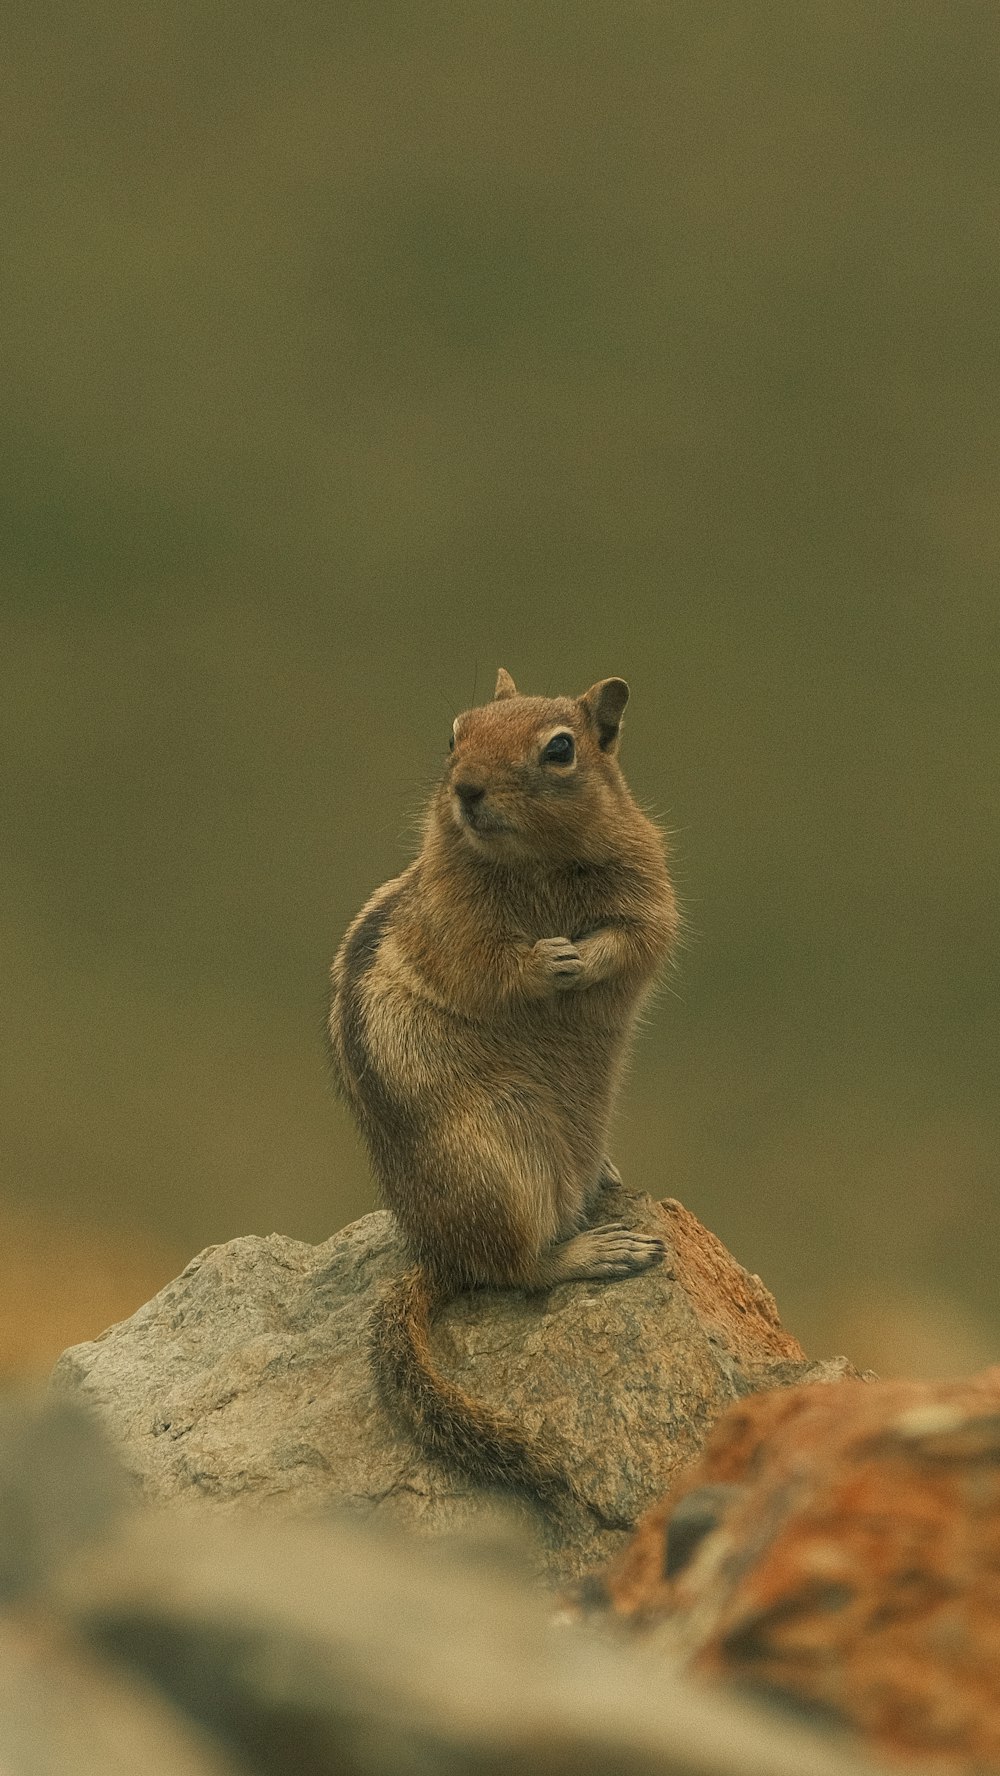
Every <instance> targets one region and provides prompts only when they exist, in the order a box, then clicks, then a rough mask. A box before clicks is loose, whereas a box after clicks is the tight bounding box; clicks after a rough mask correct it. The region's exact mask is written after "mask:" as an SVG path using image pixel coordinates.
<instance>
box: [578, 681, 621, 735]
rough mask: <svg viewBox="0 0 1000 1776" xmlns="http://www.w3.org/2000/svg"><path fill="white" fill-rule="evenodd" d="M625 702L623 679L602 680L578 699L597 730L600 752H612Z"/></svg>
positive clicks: (619, 729)
mask: <svg viewBox="0 0 1000 1776" xmlns="http://www.w3.org/2000/svg"><path fill="white" fill-rule="evenodd" d="M627 702H628V685H627V684H626V683H625V680H624V679H623V678H602V679H601V680H600V681H599V682H598V683H597V684H595V685H591V687H590V689H589V691H585V692H584V694H583V696H582V697H581V698H580V704H581V707H582V708H583V710H584V711H585V713H586V714H587V715H588V716H589V717H590V720H591V721H592V722H593V724H594V727H595V728H596V730H597V744H598V746H599V747H600V749H601V751H602V752H614V750H615V747H616V746H617V744H618V735H619V733H620V732H621V725H622V715H623V714H624V711H625V705H626V703H627Z"/></svg>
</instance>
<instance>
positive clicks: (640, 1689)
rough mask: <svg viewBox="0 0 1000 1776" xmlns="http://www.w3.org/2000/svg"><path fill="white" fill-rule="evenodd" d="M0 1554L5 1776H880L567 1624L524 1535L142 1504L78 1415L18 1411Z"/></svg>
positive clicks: (0, 1440)
mask: <svg viewBox="0 0 1000 1776" xmlns="http://www.w3.org/2000/svg"><path fill="white" fill-rule="evenodd" d="M60 1451H61V1452H62V1456H63V1457H65V1456H67V1454H68V1452H70V1451H72V1462H71V1464H61V1467H62V1471H61V1478H60V1486H61V1488H62V1498H63V1501H64V1502H65V1500H66V1499H72V1497H73V1494H74V1493H78V1494H79V1497H80V1499H81V1500H82V1501H83V1508H82V1509H77V1510H76V1511H75V1512H74V1513H73V1524H72V1529H71V1531H70V1532H69V1533H67V1528H66V1525H65V1523H64V1522H62V1521H61V1510H60V1506H59V1500H58V1499H57V1498H56V1496H55V1494H54V1493H53V1490H52V1488H51V1486H49V1485H47V1484H46V1482H47V1481H48V1480H49V1479H50V1478H51V1475H50V1473H49V1471H48V1467H47V1465H46V1464H48V1463H50V1462H54V1463H60V1455H59V1453H58V1452H60ZM33 1481H34V1482H36V1483H37V1485H36V1486H33V1485H32V1482H33ZM36 1491H37V1494H38V1497H37V1502H36V1503H35V1504H34V1505H33V1506H32V1507H31V1512H30V1515H31V1532H30V1534H31V1543H32V1550H33V1553H32V1558H31V1560H30V1562H27V1563H25V1562H22V1561H20V1559H19V1555H18V1547H17V1540H18V1533H19V1532H18V1521H19V1518H20V1517H22V1516H23V1513H24V1509H25V1501H26V1500H29V1499H31V1497H32V1495H33V1493H34V1492H36ZM0 1563H2V1565H3V1568H4V1570H5V1571H6V1572H7V1573H8V1574H16V1575H17V1578H16V1583H15V1582H12V1583H11V1585H10V1586H9V1587H8V1591H7V1595H6V1597H5V1600H4V1607H3V1609H2V1610H0V1769H2V1771H3V1776H134V1773H135V1772H138V1771H142V1772H144V1773H146V1776H347V1773H349V1776H431V1773H432V1772H433V1773H435V1776H437V1773H440V1772H449V1773H450V1776H500V1773H501V1772H503V1773H504V1776H508V1773H510V1776H571V1773H572V1776H608V1773H609V1772H615V1773H619V1776H802V1772H803V1771H805V1770H808V1771H809V1772H810V1776H861V1772H860V1771H859V1767H858V1765H857V1763H856V1762H855V1761H854V1760H853V1758H852V1757H851V1756H850V1755H849V1754H847V1753H846V1752H845V1751H844V1750H843V1749H842V1748H841V1747H839V1746H838V1745H837V1744H836V1742H835V1741H831V1740H830V1739H829V1738H828V1737H826V1736H824V1735H823V1734H821V1733H818V1732H816V1731H812V1730H809V1729H805V1728H803V1727H802V1726H801V1725H792V1724H791V1723H789V1722H787V1721H784V1720H781V1719H778V1718H774V1717H772V1716H770V1715H768V1714H767V1713H765V1712H763V1711H761V1710H760V1709H758V1708H756V1707H754V1706H753V1705H752V1704H749V1703H747V1702H746V1701H742V1700H739V1699H737V1698H731V1697H725V1696H721V1695H717V1694H714V1693H713V1692H711V1691H709V1690H706V1689H705V1688H704V1687H703V1686H701V1685H699V1684H697V1683H695V1682H692V1681H691V1680H690V1679H686V1678H684V1677H683V1676H682V1675H680V1674H679V1673H678V1672H677V1671H676V1669H674V1668H673V1667H672V1666H671V1665H670V1664H669V1662H668V1664H667V1667H666V1668H665V1667H664V1662H663V1660H662V1659H660V1658H659V1657H657V1659H656V1661H655V1664H650V1662H649V1661H648V1660H647V1659H646V1657H645V1653H644V1649H642V1648H639V1647H636V1646H627V1645H614V1644H610V1643H609V1642H608V1641H607V1640H606V1639H605V1638H602V1637H595V1636H594V1635H592V1634H589V1633H587V1632H586V1631H585V1630H583V1629H581V1628H580V1627H579V1626H578V1625H571V1624H565V1623H559V1622H555V1621H553V1611H552V1606H551V1600H549V1599H548V1598H547V1597H546V1596H545V1594H544V1592H543V1591H542V1590H541V1589H540V1588H539V1587H538V1585H537V1584H535V1583H534V1582H533V1581H532V1580H531V1578H530V1577H529V1572H528V1567H527V1564H526V1561H525V1559H524V1555H523V1549H522V1548H521V1547H520V1545H519V1541H518V1538H517V1535H516V1533H515V1531H514V1530H513V1529H512V1528H511V1527H509V1526H508V1528H507V1529H506V1531H505V1532H504V1535H503V1537H500V1536H494V1539H493V1540H492V1541H485V1540H483V1539H482V1538H481V1539H480V1540H479V1541H478V1542H473V1541H469V1540H467V1539H466V1540H465V1541H459V1540H456V1539H454V1538H444V1539H438V1540H430V1539H427V1538H422V1537H416V1536H405V1535H403V1534H402V1533H401V1532H399V1531H396V1532H391V1531H389V1530H388V1529H387V1528H386V1527H385V1526H378V1525H374V1524H360V1523H358V1522H357V1521H351V1520H345V1521H339V1522H338V1521H334V1520H333V1519H332V1518H331V1517H329V1516H326V1517H322V1516H321V1517H314V1518H311V1519H309V1520H289V1519H287V1518H286V1519H282V1518H280V1517H278V1516H277V1515H276V1514H274V1513H266V1512H261V1511H252V1510H244V1511H240V1510H231V1511H229V1512H228V1513H225V1514H220V1513H218V1512H206V1511H200V1512H192V1511H190V1510H173V1511H171V1510H170V1509H164V1508H159V1509H155V1510H149V1509H145V1510H144V1509H142V1508H137V1509H134V1510H131V1511H129V1510H124V1511H123V1510H122V1509H121V1508H120V1486H119V1484H118V1482H117V1480H116V1478H115V1475H114V1472H113V1464H111V1463H110V1462H109V1459H108V1453H107V1451H106V1449H105V1448H103V1447H102V1444H101V1440H100V1439H99V1437H98V1436H97V1432H96V1428H94V1427H91V1428H90V1430H89V1433H88V1427H87V1426H86V1425H85V1424H81V1422H80V1420H79V1417H78V1416H74V1415H72V1414H71V1413H70V1412H69V1409H68V1408H66V1407H65V1406H62V1407H57V1408H55V1409H53V1408H51V1407H50V1408H49V1409H48V1410H47V1411H46V1412H45V1413H44V1414H41V1415H39V1414H37V1413H35V1412H31V1411H26V1410H25V1409H23V1408H18V1409H15V1408H11V1410H10V1411H8V1413H6V1414H5V1415H4V1417H3V1418H2V1420H0Z"/></svg>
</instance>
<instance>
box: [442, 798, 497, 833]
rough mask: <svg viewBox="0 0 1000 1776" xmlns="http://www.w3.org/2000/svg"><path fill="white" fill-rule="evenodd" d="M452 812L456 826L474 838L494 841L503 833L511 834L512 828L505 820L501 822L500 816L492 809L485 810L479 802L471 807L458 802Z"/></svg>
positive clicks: (454, 804)
mask: <svg viewBox="0 0 1000 1776" xmlns="http://www.w3.org/2000/svg"><path fill="white" fill-rule="evenodd" d="M452 812H453V814H454V818H455V824H456V825H457V826H459V827H461V829H462V831H463V832H467V833H470V834H471V835H472V836H473V837H474V838H477V839H492V838H496V837H498V836H499V835H500V834H501V833H507V832H510V827H509V826H508V824H507V822H506V821H505V820H501V819H500V816H499V815H498V814H495V813H494V812H493V811H492V809H490V808H484V807H482V805H481V804H480V803H478V802H475V803H473V804H472V806H471V807H470V806H469V804H468V803H466V802H460V801H457V800H456V801H455V802H454V803H453V804H452Z"/></svg>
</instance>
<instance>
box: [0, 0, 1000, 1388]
mask: <svg viewBox="0 0 1000 1776" xmlns="http://www.w3.org/2000/svg"><path fill="white" fill-rule="evenodd" d="M5 38H6V49H7V58H8V71H7V78H6V81H5V96H4V103H3V107H2V112H0V131H2V136H3V154H2V159H0V180H2V184H3V210H4V217H5V228H4V248H3V252H2V254H0V305H2V316H3V324H2V328H0V361H2V403H0V410H2V420H3V433H4V443H3V463H2V473H0V500H2V503H3V506H4V509H5V511H4V528H5V532H6V543H5V552H6V557H7V559H6V567H5V572H4V582H5V588H6V590H5V595H4V617H3V632H4V633H3V649H2V654H3V663H2V672H3V680H4V683H3V697H2V704H0V719H2V723H3V758H4V797H5V803H4V811H3V823H4V833H5V844H4V856H5V868H4V871H3V902H4V904H3V916H2V945H3V955H2V966H3V981H4V990H3V995H2V999H3V1008H4V1009H3V1020H4V1026H5V1029H4V1034H5V1037H6V1041H5V1064H4V1067H3V1076H2V1082H0V1092H2V1114H3V1125H4V1126H3V1137H2V1140H3V1153H4V1169H5V1173H6V1185H7V1187H6V1191H5V1200H6V1204H7V1206H6V1208H5V1210H4V1211H3V1217H4V1218H3V1223H2V1226H0V1233H2V1234H3V1251H4V1257H3V1260H2V1263H3V1267H4V1269H3V1275H2V1277H0V1282H2V1294H3V1299H4V1309H3V1311H4V1313H5V1314H6V1324H5V1327H4V1331H3V1337H2V1340H0V1360H3V1361H5V1362H6V1364H7V1366H8V1367H15V1368H16V1367H18V1366H19V1365H20V1366H23V1365H24V1364H25V1363H28V1362H32V1361H33V1362H40V1361H42V1360H43V1359H44V1360H48V1358H49V1356H51V1355H52V1354H54V1351H55V1350H56V1349H58V1348H59V1346H60V1345H61V1344H63V1343H66V1342H69V1341H70V1340H71V1339H74V1338H81V1337H85V1336H92V1335H93V1334H94V1333H95V1332H96V1331H98V1330H99V1329H100V1327H101V1326H102V1325H103V1324H104V1323H106V1321H107V1320H108V1319H110V1318H111V1317H114V1316H115V1315H117V1314H120V1313H124V1312H127V1311H130V1310H131V1308H132V1307H134V1306H135V1305H136V1304H137V1302H138V1301H139V1300H140V1299H142V1297H143V1295H145V1294H148V1293H149V1292H150V1291H151V1290H152V1289H153V1288H155V1287H157V1286H158V1285H159V1284H160V1283H161V1282H163V1281H165V1280H166V1278H167V1277H168V1276H169V1275H170V1274H172V1272H173V1270H174V1268H175V1267H176V1266H177V1265H179V1264H181V1263H183V1262H184V1261H185V1259H186V1258H187V1257H188V1256H189V1255H190V1253H191V1252H193V1251H194V1250H195V1249H197V1248H199V1247H200V1246H203V1245H205V1244H206V1243H208V1242H210V1241H217V1240H223V1239H226V1238H229V1237H231V1236H233V1235H236V1234H240V1233H246V1232H251V1231H258V1232H267V1231H269V1230H270V1229H272V1228H278V1229H281V1230H282V1231H285V1232H288V1233H291V1234H295V1235H298V1236H300V1237H302V1238H305V1239H309V1240H319V1239H322V1238H324V1237H326V1236H327V1235H328V1234H329V1233H331V1232H332V1231H333V1230H335V1229H336V1228H337V1227H338V1226H340V1225H342V1224H343V1223H344V1222H345V1221H346V1220H348V1219H349V1218H351V1217H352V1216H354V1215H357V1214H359V1213H361V1212H363V1211H364V1210H366V1209H367V1208H368V1207H370V1206H371V1202H372V1196H371V1189H370V1184H369V1179H368V1175H367V1170H366V1166H365V1162H364V1159H363V1157H362V1154H361V1151H360V1148H359V1146H358V1144H357V1142H356V1140H355V1138H354V1136H353V1133H352V1131H351V1129H350V1128H349V1126H348V1123H347V1120H346V1117H345V1115H344V1113H343V1112H342V1111H341V1109H340V1107H339V1105H338V1104H337V1103H336V1102H335V1100H334V1099H333V1096H332V1093H331V1091H330V1087H329V1083H328V1080H327V1075H326V1062H325V1056H324V1051H323V1042H322V1024H323V1008H324V999H325V975H326V968H327V964H328V961H329V958H330V956H331V954H332V952H333V949H334V948H335V945H336V942H337V940H338V938H339V936H340V934H341V932H342V930H343V927H344V925H345V924H346V922H347V920H348V918H349V917H350V915H351V914H352V912H353V911H354V910H355V909H356V908H357V907H358V906H359V905H360V904H361V902H362V901H363V900H364V899H365V898H366V897H367V895H368V894H369V892H370V891H371V889H372V888H373V887H374V886H375V885H376V884H377V883H378V882H379V881H381V880H383V879H384V878H385V877H386V876H387V875H389V874H391V873H393V872H395V871H396V870H397V869H398V868H399V867H401V866H402V864H403V863H404V862H405V861H406V860H407V858H408V857H409V855H410V854H411V851H412V848H413V844H414V831H415V826H414V822H415V816H416V815H417V813H418V811H419V809H420V807H421V803H422V801H423V799H424V797H425V795H426V792H427V788H428V785H429V784H430V783H431V782H432V781H433V779H434V775H435V773H436V771H437V770H438V768H439V762H440V759H441V757H442V755H443V752H444V749H445V745H446V740H447V734H448V730H449V727H450V723H451V720H452V716H453V714H454V713H455V712H456V711H457V710H459V709H462V708H464V707H467V706H468V705H469V703H470V702H471V701H472V700H473V699H474V697H476V696H478V697H479V698H482V697H483V696H484V695H485V694H488V693H489V690H490V689H491V687H492V682H493V677H494V674H495V672H496V668H497V665H498V664H500V663H503V664H504V665H506V666H507V667H508V668H509V669H510V670H511V671H512V672H513V673H514V675H515V677H516V678H517V680H518V682H519V684H520V685H521V688H522V689H525V690H528V691H571V692H576V691H581V690H583V689H584V688H585V687H586V686H587V685H588V684H589V683H591V682H592V681H593V680H594V679H596V678H598V677H602V676H605V675H607V674H609V673H620V674H623V675H624V676H626V677H627V678H628V679H629V680H630V682H631V685H632V693H633V702H632V705H631V707H630V710H629V717H628V723H627V737H626V745H625V750H624V762H625V765H626V768H627V771H628V773H629V775H630V778H631V781H632V783H633V785H634V787H635V789H636V791H637V793H638V795H639V797H640V798H641V800H642V801H643V802H644V804H646V805H648V806H650V807H651V808H653V809H654V810H656V811H657V813H658V814H660V815H661V816H662V818H663V819H664V820H665V822H666V823H667V825H668V826H669V827H670V829H671V830H672V832H673V834H674V837H673V850H674V858H675V870H676V876H677V880H678V884H679V888H680V891H681V894H682V897H683V900H684V903H685V907H686V910H687V916H688V922H689V927H690V931H689V943H688V946H687V949H686V952H685V954H684V956H683V958H682V962H681V967H680V969H679V972H678V973H677V975H676V977H675V978H674V979H673V980H672V981H671V983H670V987H669V990H668V991H666V992H665V993H664V994H663V995H662V996H661V997H660V999H659V1001H658V1003H657V1005H656V1007H655V1009H654V1011H653V1013H652V1015H651V1017H650V1019H649V1020H648V1024H647V1028H646V1030H645V1033H644V1035H643V1037H642V1040H641V1043H640V1045H639V1047H638V1049H637V1052H636V1058H635V1063H634V1066H633V1068H632V1072H631V1075H630V1081H629V1086H628V1090H627V1093H626V1096H625V1099H624V1101H623V1104H622V1107H621V1113H620V1117H619V1126H618V1131H617V1138H616V1145H615V1153H616V1157H617V1158H618V1159H619V1162H620V1163H621V1165H622V1167H623V1169H624V1170H625V1171H626V1172H627V1174H628V1177H629V1179H630V1180H632V1181H634V1182H635V1183H636V1184H638V1185H642V1186H646V1187H649V1188H651V1189H653V1190H654V1191H656V1192H658V1193H659V1194H672V1195H677V1196H680V1197H681V1198H682V1199H683V1200H684V1201H685V1202H686V1203H687V1204H688V1205H689V1206H690V1207H691V1208H693V1209H694V1210H695V1211H696V1213H697V1214H699V1215H700V1216H701V1217H702V1219H704V1220H705V1221H706V1222H707V1223H708V1224H709V1225H710V1226H712V1227H713V1228H714V1229H715V1230H716V1231H717V1232H718V1233H719V1234H720V1236H721V1237H722V1238H723V1239H725V1240H726V1242H727V1243H728V1244H729V1245H730V1246H731V1247H732V1248H733V1249H734V1250H735V1251H736V1253H737V1254H738V1256H739V1257H740V1258H741V1259H742V1260H743V1262H744V1263H746V1264H747V1265H748V1266H749V1268H750V1269H752V1270H757V1271H759V1272H760V1273H761V1274H762V1275H763V1276H764V1277H765V1279H766V1280H767V1281H768V1283H769V1284H770V1285H771V1287H772V1288H773V1289H774V1290H775V1292H776V1294H777V1296H778V1299H779V1302H780V1304H781V1307H782V1310H783V1314H784V1317H785V1319H786V1321H787V1323H789V1324H790V1325H791V1326H792V1327H793V1328H794V1329H795V1330H797V1331H798V1332H799V1334H800V1336H801V1337H802V1338H803V1340H804V1341H805V1342H806V1343H807V1345H808V1346H810V1348H813V1349H817V1350H820V1349H828V1348H829V1347H830V1346H831V1344H832V1343H835V1342H836V1343H840V1344H844V1343H845V1342H846V1341H850V1344H851V1354H852V1355H854V1356H856V1357H858V1358H859V1360H862V1361H864V1360H870V1359H871V1357H872V1356H873V1355H874V1356H875V1357H876V1359H878V1360H881V1361H882V1362H883V1363H884V1364H886V1365H887V1366H889V1367H892V1366H893V1365H894V1364H898V1366H900V1367H906V1366H911V1367H912V1366H914V1365H919V1364H921V1363H923V1364H924V1365H925V1366H928V1367H930V1366H933V1365H935V1364H937V1365H939V1366H940V1365H942V1364H943V1365H945V1366H948V1365H949V1364H951V1365H961V1364H964V1363H966V1362H972V1361H978V1360H980V1359H985V1358H986V1357H988V1356H990V1355H991V1354H994V1353H996V1351H997V1349H998V1345H1000V1340H998V1338H997V1332H998V1328H1000V1304H998V1299H997V1281H996V1271H997V1264H996V1253H997V1246H998V1239H1000V1195H998V1191H997V1187H996V1179H997V1162H998V1148H1000V1140H998V1114H997V1112H998V1089H997V1078H996V1065H995V1055H996V1044H995V1037H996V1019H995V1013H996V994H997V979H998V970H997V940H996V914H995V890H996V874H995V872H996V855H997V840H998V827H1000V816H998V810H997V793H996V791H997V783H998V780H1000V759H998V746H997V721H996V703H997V665H998V627H1000V623H998V594H997V568H998V565H1000V505H998V472H1000V405H998V391H997V371H998V347H997V337H998V335H997V304H998V295H1000V288H998V285H1000V276H998V270H1000V262H998V245H1000V196H998V193H1000V128H998V117H1000V21H998V17H997V13H996V9H995V7H994V6H993V5H992V4H987V3H982V4H977V3H975V0H973V3H970V4H966V5H964V6H962V7H958V8H954V9H948V8H944V7H941V6H940V5H937V4H931V3H929V0H878V3H877V4H876V0H867V3H865V0H841V4H839V5H838V6H836V7H831V6H829V5H825V4H818V3H817V4H813V3H811V0H773V3H771V4H767V5H762V4H746V3H745V0H744V3H740V4H735V3H733V4H730V3H728V0H721V3H717V4H712V5H708V6H706V5H705V4H704V0H664V3H663V4H658V5H652V4H645V3H642V4H640V3H636V4H632V3H630V0H618V3H617V4H615V5H612V4H610V0H535V3H533V4H530V5H529V4H527V3H525V0H488V3H487V0H481V3H480V0H470V3H468V4H462V5H459V6H454V7H452V6H439V5H436V4H434V3H433V0H430V3H425V4H422V5H419V6H412V5H403V4H398V3H396V4H392V3H388V0H366V3H365V4H364V5H361V4H358V3H357V0H338V3H337V4H334V5H325V4H324V5H321V4H318V3H315V0H282V3H281V4H277V3H267V0H245V3H244V4H243V5H241V6H238V7H234V6H229V5H225V4H223V0H149V3H143V0H138V3H136V0H130V3H129V4H128V5H126V4H124V0H84V3H83V4H80V3H77V4H74V5H70V4H69V3H68V0H48V3H47V4H45V5H41V6H40V5H38V4H37V3H36V0H32V3H31V4H28V3H27V0H9V5H8V7H7V9H6V12H5ZM572 1065H573V1058H572V1055H571V1054H567V1056H566V1066H567V1069H571V1068H572ZM893 1341H895V1343H894V1342H893ZM894 1352H895V1353H896V1354H895V1355H894Z"/></svg>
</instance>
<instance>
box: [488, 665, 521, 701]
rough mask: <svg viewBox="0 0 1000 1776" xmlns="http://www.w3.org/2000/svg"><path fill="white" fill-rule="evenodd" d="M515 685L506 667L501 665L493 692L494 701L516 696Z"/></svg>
mask: <svg viewBox="0 0 1000 1776" xmlns="http://www.w3.org/2000/svg"><path fill="white" fill-rule="evenodd" d="M516 696H517V686H516V684H515V683H514V680H513V679H512V678H511V676H510V673H509V672H508V671H507V669H506V667H504V666H501V668H500V670H499V672H498V673H497V683H496V690H495V691H494V692H493V701H494V703H499V702H502V701H503V699H504V697H516Z"/></svg>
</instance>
